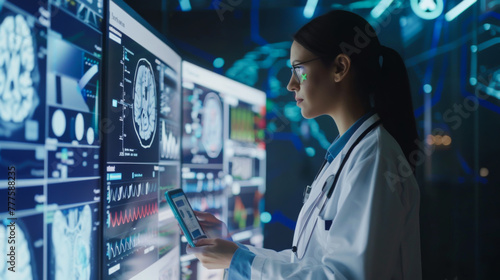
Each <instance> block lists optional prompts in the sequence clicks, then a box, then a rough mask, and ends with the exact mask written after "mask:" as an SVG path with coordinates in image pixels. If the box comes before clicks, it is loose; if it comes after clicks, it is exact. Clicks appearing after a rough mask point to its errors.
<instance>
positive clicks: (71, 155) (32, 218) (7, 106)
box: [0, 0, 103, 279]
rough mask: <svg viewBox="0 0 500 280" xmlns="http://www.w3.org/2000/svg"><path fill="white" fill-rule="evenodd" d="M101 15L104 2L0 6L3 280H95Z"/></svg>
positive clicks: (12, 1) (15, 1)
mask: <svg viewBox="0 0 500 280" xmlns="http://www.w3.org/2000/svg"><path fill="white" fill-rule="evenodd" d="M102 19H103V2H102V1H93V2H89V1H81V0H75V1H71V2H70V1H55V0H54V1H35V0H23V1H20V0H9V1H2V2H1V3H0V57H1V59H0V81H1V82H0V167H1V170H2V172H0V197H2V199H5V200H7V199H9V201H8V205H6V207H2V209H0V221H1V223H0V243H1V244H2V245H0V253H1V254H2V255H3V256H4V257H5V256H6V255H7V254H10V256H9V258H8V260H10V261H11V262H10V263H9V262H7V263H6V262H5V261H2V262H3V264H2V265H0V279H20V278H22V279H54V278H57V279H72V278H74V276H75V275H79V277H81V278H82V279H98V278H99V265H100V254H99V252H100V250H99V244H100V233H101V223H100V216H101V214H100V197H101V193H100V182H99V166H100V158H99V155H100V142H101V140H100V139H99V133H98V132H99V129H100V124H99V117H100V116H99V107H100V102H99V99H100V94H101V84H102V63H101V61H102V28H103V26H102ZM3 203H4V202H2V205H4V204H3ZM7 206H8V207H7ZM12 236H14V238H13V239H12V238H11V239H10V241H14V242H8V237H12ZM2 260H4V258H3V257H2ZM13 271H15V272H13Z"/></svg>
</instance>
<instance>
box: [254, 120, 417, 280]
mask: <svg viewBox="0 0 500 280" xmlns="http://www.w3.org/2000/svg"><path fill="white" fill-rule="evenodd" d="M341 154H342V153H341ZM402 155H403V153H402V151H401V149H400V147H399V145H398V144H397V142H396V141H395V140H394V138H392V136H391V135H390V134H389V133H388V132H387V131H386V130H385V129H384V128H383V127H382V126H379V127H378V128H377V129H375V130H374V131H372V132H370V133H369V134H368V135H367V136H366V137H365V138H364V139H363V140H362V141H361V142H360V144H359V145H358V146H357V147H356V148H355V149H354V150H353V152H352V154H351V156H350V158H349V159H348V161H347V162H346V166H345V167H344V170H343V171H342V173H341V175H340V177H339V182H338V184H337V186H336V188H335V190H334V192H333V195H332V197H331V199H330V200H329V201H328V202H327V205H326V207H325V211H323V212H322V213H320V217H318V223H317V224H321V222H324V221H323V220H333V221H332V224H331V227H330V229H329V230H328V231H325V233H324V235H321V238H318V235H315V236H316V237H312V239H311V240H310V243H309V245H308V249H307V250H309V251H310V252H309V253H307V254H306V255H305V256H304V258H303V259H302V260H300V261H295V262H290V261H286V260H284V259H283V258H274V257H273V256H272V254H271V255H261V254H258V252H256V256H255V258H254V259H253V262H252V271H251V279H421V267H420V233H419V222H418V212H419V190H418V185H417V183H416V180H415V178H414V176H413V174H407V173H404V172H402V170H403V171H404V168H400V167H401V166H402V165H405V164H406V165H407V164H408V163H407V162H402V163H400V161H401V160H403V159H404V156H403V158H402V159H399V157H401V156H402ZM404 161H406V160H404ZM318 230H321V228H320V227H317V228H316V229H315V231H318ZM323 230H324V228H323Z"/></svg>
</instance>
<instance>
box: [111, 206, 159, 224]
mask: <svg viewBox="0 0 500 280" xmlns="http://www.w3.org/2000/svg"><path fill="white" fill-rule="evenodd" d="M157 214H158V202H157V201H155V202H147V203H144V204H133V205H127V206H126V208H125V209H120V210H118V209H116V208H114V209H112V210H107V216H108V217H107V221H106V225H107V227H108V228H117V227H120V226H123V225H129V224H131V223H133V224H136V223H137V222H138V221H140V220H142V219H145V218H148V217H151V216H155V215H157Z"/></svg>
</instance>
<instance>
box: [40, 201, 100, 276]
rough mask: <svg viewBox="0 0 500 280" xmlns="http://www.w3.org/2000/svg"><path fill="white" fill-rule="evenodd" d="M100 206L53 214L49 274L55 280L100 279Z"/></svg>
mask: <svg viewBox="0 0 500 280" xmlns="http://www.w3.org/2000/svg"><path fill="white" fill-rule="evenodd" d="M96 216H98V207H97V205H96V204H95V205H89V204H87V205H83V206H79V207H74V208H66V209H58V210H55V211H53V212H51V213H49V215H48V218H47V220H48V221H49V231H48V234H49V238H48V240H49V244H50V247H49V261H50V263H49V264H50V266H49V274H48V278H51V279H96V277H97V274H96V270H97V265H98V262H97V259H98V258H96V254H97V252H98V248H97V247H98V245H97V244H98V238H99V237H98V235H97V233H98V232H99V229H98V228H99V226H98V225H99V222H98V221H97V220H96Z"/></svg>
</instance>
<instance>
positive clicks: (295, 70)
mask: <svg viewBox="0 0 500 280" xmlns="http://www.w3.org/2000/svg"><path fill="white" fill-rule="evenodd" d="M318 59H321V57H316V58H313V59H311V60H308V61H304V62H300V63H297V64H295V65H292V67H290V71H292V75H294V76H295V78H296V79H297V82H299V84H302V82H303V81H305V80H306V79H307V74H306V73H304V68H302V67H299V66H300V65H302V64H305V63H308V62H311V61H315V60H318Z"/></svg>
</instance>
